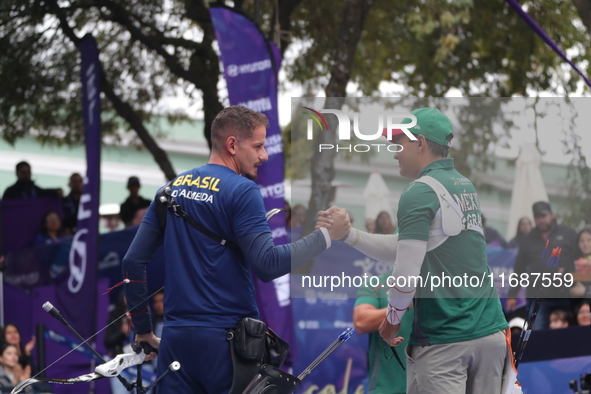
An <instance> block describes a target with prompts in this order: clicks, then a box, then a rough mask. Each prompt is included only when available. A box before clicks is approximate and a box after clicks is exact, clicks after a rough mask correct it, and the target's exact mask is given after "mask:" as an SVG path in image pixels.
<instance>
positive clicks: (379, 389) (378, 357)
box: [355, 273, 413, 394]
mask: <svg viewBox="0 0 591 394" xmlns="http://www.w3.org/2000/svg"><path fill="white" fill-rule="evenodd" d="M389 276H390V273H387V274H382V275H380V276H379V278H380V282H379V283H380V284H382V283H386V281H387V279H388V277H389ZM387 290H388V288H387V287H385V286H384V287H380V288H378V289H377V290H376V291H373V287H371V286H368V287H363V286H362V287H360V288H359V290H358V291H357V301H356V302H355V306H357V305H361V304H369V305H373V306H374V307H376V308H377V309H382V308H386V307H387V306H388V293H387ZM384 318H386V313H385V312H384ZM412 320H413V314H412V310H410V311H409V312H407V313H405V314H404V316H403V317H402V322H401V325H400V332H399V333H398V335H399V336H401V337H403V338H404V341H403V342H402V343H401V344H400V345H398V346H397V347H396V352H397V353H398V356H399V357H400V359H401V360H402V363H403V364H404V367H405V368H406V355H405V354H404V348H405V347H406V345H407V344H408V337H409V335H410V331H411V329H412ZM368 335H369V348H368V353H369V354H368V363H369V371H368V376H367V380H368V384H367V387H368V391H367V392H368V394H395V393H406V372H405V371H404V370H403V369H402V368H401V367H400V365H399V364H398V361H396V358H395V357H394V356H393V354H392V350H391V349H390V347H389V346H388V344H387V343H386V342H384V340H383V339H382V338H381V337H380V333H379V332H378V331H375V332H371V333H369V334H368ZM386 356H387V357H388V358H390V359H389V360H388V359H386Z"/></svg>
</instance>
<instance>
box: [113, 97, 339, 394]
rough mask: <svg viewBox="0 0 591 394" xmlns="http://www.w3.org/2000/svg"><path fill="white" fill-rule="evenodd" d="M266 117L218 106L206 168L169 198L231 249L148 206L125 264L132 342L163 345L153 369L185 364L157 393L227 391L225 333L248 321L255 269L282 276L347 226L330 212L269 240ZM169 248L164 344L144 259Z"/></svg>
mask: <svg viewBox="0 0 591 394" xmlns="http://www.w3.org/2000/svg"><path fill="white" fill-rule="evenodd" d="M267 126H268V120H267V118H266V116H265V115H263V114H260V113H257V112H254V111H252V110H250V109H248V108H246V107H242V106H232V107H228V108H226V109H224V110H223V111H221V112H220V113H219V114H218V116H217V117H216V118H215V120H214V121H213V124H212V128H211V135H212V145H213V147H212V152H211V156H210V160H209V162H208V164H206V165H204V166H202V167H198V168H194V169H192V170H189V171H186V172H184V173H182V174H180V175H179V176H178V177H177V178H176V179H175V181H174V182H173V184H172V192H171V196H172V197H173V198H174V200H175V201H176V202H178V203H179V205H180V206H181V207H182V208H183V210H184V211H186V212H187V214H188V215H189V216H190V217H192V218H194V219H195V221H197V222H199V224H201V225H202V226H204V227H205V228H206V229H207V230H209V231H210V232H211V233H213V234H215V235H216V236H218V237H221V238H224V239H226V240H228V241H229V242H231V243H233V244H236V245H238V247H239V248H236V249H234V248H230V247H228V246H224V245H222V244H220V243H219V242H216V241H214V240H213V239H212V238H210V237H208V236H207V235H205V234H204V233H203V232H201V231H198V230H196V229H195V228H193V227H192V226H191V225H190V224H189V223H188V222H187V221H185V220H183V219H182V218H180V217H177V216H175V215H174V214H173V213H172V212H170V210H169V212H168V213H167V219H166V220H167V222H166V226H165V227H161V226H160V225H159V222H158V217H157V208H156V204H160V203H159V202H152V204H151V205H150V207H149V209H148V212H147V213H146V215H145V217H144V220H143V221H142V224H141V225H140V227H139V229H138V233H137V235H136V237H135V239H134V240H133V242H132V244H131V246H130V248H129V251H128V252H127V255H126V256H125V258H124V260H123V270H124V274H125V275H127V278H129V279H130V282H129V283H128V284H127V285H126V287H125V294H126V296H127V300H128V305H129V308H130V310H132V308H135V309H134V310H135V312H132V319H133V324H134V329H135V332H136V340H139V341H147V342H148V343H150V344H151V345H152V346H154V347H159V355H158V372H159V374H160V373H163V372H164V371H165V369H166V368H167V366H168V365H169V364H170V363H171V362H172V361H175V360H177V361H179V362H180V364H181V369H180V370H179V371H178V372H177V373H174V374H171V375H169V376H167V377H166V379H163V380H162V382H161V383H160V384H159V385H160V387H159V389H158V390H159V392H163V393H210V394H223V393H228V392H229V390H230V388H231V386H232V372H233V368H232V361H231V354H230V342H229V341H228V340H227V339H226V335H227V329H228V328H232V327H235V326H236V323H237V322H238V321H239V320H240V319H242V318H245V317H251V318H258V317H259V313H258V310H257V306H256V303H255V290H254V286H253V282H252V277H251V270H252V272H253V273H254V274H255V275H256V276H257V277H259V278H260V279H261V280H263V281H271V280H273V279H275V278H277V277H280V276H282V275H285V274H287V273H288V272H289V271H290V269H291V265H292V264H294V266H296V265H297V264H303V263H304V262H306V261H308V260H309V259H310V258H312V257H313V256H314V255H316V254H317V253H320V252H321V251H323V250H325V249H326V248H328V247H330V244H331V239H333V240H334V239H340V238H342V237H343V236H345V235H347V234H348V232H349V229H350V223H349V219H348V217H347V215H346V212H345V211H344V210H342V211H341V210H339V211H338V212H336V213H334V214H333V217H332V219H333V220H334V224H333V226H332V227H331V229H329V230H327V229H317V230H315V231H314V232H313V233H312V234H310V235H308V236H306V237H304V238H302V239H300V240H299V241H297V242H294V243H291V244H289V245H280V246H274V245H273V238H272V237H271V231H270V229H269V225H268V224H267V221H266V219H265V208H264V205H263V198H262V196H261V193H260V191H259V188H258V186H257V185H256V184H255V183H254V182H253V181H252V180H253V179H255V178H256V176H257V171H258V167H259V166H260V165H261V164H263V162H264V161H266V160H267V159H268V155H267V152H266V151H265V148H264V143H265V137H266V127H267ZM160 245H163V246H164V248H165V254H166V280H165V287H166V292H165V295H164V304H165V306H166V307H165V324H164V328H163V330H162V342H160V340H159V339H158V338H156V337H155V336H154V334H153V333H152V326H151V321H150V314H149V311H148V309H147V300H146V297H147V295H148V294H147V287H146V283H145V280H146V264H147V263H148V262H149V261H150V260H151V258H152V256H153V255H154V253H155V252H156V250H157V248H158V247H159V246H160Z"/></svg>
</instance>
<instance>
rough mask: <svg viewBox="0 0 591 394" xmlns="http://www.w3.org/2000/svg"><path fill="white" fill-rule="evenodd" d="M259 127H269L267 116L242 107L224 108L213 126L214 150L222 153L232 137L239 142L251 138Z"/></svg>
mask: <svg viewBox="0 0 591 394" xmlns="http://www.w3.org/2000/svg"><path fill="white" fill-rule="evenodd" d="M259 126H264V127H269V119H267V116H266V115H265V114H262V113H260V112H256V111H253V110H251V109H249V108H246V107H244V106H242V105H233V106H230V107H227V108H224V109H223V110H222V111H220V113H219V114H218V115H217V116H216V117H215V119H214V120H213V123H212V125H211V142H212V148H213V150H214V151H220V150H221V149H222V148H223V147H224V144H225V143H226V140H227V139H228V137H230V136H232V135H233V136H235V137H236V139H238V141H242V140H245V139H248V138H251V137H252V134H253V132H254V129H256V128H257V127H259Z"/></svg>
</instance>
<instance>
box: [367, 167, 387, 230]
mask: <svg viewBox="0 0 591 394" xmlns="http://www.w3.org/2000/svg"><path fill="white" fill-rule="evenodd" d="M363 198H364V199H365V219H375V218H376V217H377V216H378V214H379V213H380V212H382V211H386V212H388V214H390V217H391V218H392V221H394V219H395V218H394V215H393V214H392V207H391V206H390V202H389V198H390V189H388V185H386V182H385V181H384V178H382V176H381V175H380V173H379V172H378V171H377V170H376V171H374V172H372V173H371V175H370V176H369V179H368V180H367V185H366V186H365V189H363Z"/></svg>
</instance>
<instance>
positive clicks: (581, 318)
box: [575, 300, 591, 326]
mask: <svg viewBox="0 0 591 394" xmlns="http://www.w3.org/2000/svg"><path fill="white" fill-rule="evenodd" d="M575 316H576V318H577V325H579V326H591V309H590V308H589V301H588V300H585V301H583V302H581V303H580V304H579V305H578V306H577V307H576V308H575Z"/></svg>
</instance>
